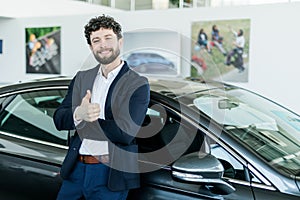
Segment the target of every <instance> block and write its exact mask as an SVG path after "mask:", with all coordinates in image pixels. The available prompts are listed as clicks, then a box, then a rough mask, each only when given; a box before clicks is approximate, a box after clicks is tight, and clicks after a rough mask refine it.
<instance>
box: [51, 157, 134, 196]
mask: <svg viewBox="0 0 300 200" xmlns="http://www.w3.org/2000/svg"><path fill="white" fill-rule="evenodd" d="M108 172H109V168H108V167H107V166H106V165H104V164H84V163H81V162H79V161H78V162H77V164H76V166H75V168H74V170H73V172H72V173H71V175H70V177H69V178H68V179H66V180H64V181H63V183H62V186H61V188H60V191H59V193H58V196H57V200H79V199H85V200H126V198H127V195H128V190H125V191H118V192H113V191H110V190H109V189H108V188H107V181H108Z"/></svg>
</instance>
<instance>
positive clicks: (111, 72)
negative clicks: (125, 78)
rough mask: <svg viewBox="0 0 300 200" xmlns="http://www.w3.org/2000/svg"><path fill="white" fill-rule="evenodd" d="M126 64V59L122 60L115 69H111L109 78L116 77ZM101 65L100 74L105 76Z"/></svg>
mask: <svg viewBox="0 0 300 200" xmlns="http://www.w3.org/2000/svg"><path fill="white" fill-rule="evenodd" d="M123 65H124V61H123V60H122V62H121V63H120V65H118V66H117V67H116V68H115V69H113V70H112V71H110V72H109V73H108V74H107V79H110V78H115V77H116V76H117V75H118V73H119V72H120V70H121V68H122V66H123ZM101 72H102V71H101V65H100V67H99V70H98V75H100V76H101V77H103V78H104V76H103V75H102V73H101Z"/></svg>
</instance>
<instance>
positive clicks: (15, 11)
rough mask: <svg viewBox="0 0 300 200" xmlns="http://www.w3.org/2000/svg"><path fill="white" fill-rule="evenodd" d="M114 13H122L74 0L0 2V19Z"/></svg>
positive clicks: (14, 0)
mask: <svg viewBox="0 0 300 200" xmlns="http://www.w3.org/2000/svg"><path fill="white" fill-rule="evenodd" d="M116 11H117V12H124V11H122V10H118V9H112V8H110V7H106V6H100V5H95V4H89V3H86V2H81V1H74V0H0V18H24V17H45V16H63V15H82V14H91V13H103V12H116Z"/></svg>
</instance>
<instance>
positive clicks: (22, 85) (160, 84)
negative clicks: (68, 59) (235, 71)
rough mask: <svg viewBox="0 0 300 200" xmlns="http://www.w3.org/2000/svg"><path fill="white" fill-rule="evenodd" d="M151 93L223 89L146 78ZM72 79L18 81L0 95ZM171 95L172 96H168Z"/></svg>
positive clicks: (212, 84) (214, 85)
mask: <svg viewBox="0 0 300 200" xmlns="http://www.w3.org/2000/svg"><path fill="white" fill-rule="evenodd" d="M147 78H148V80H149V84H150V88H151V91H152V92H156V93H160V94H161V95H164V96H169V97H171V98H172V96H176V97H178V96H184V95H187V94H191V93H194V92H200V91H205V90H210V89H212V88H220V87H224V85H223V84H221V83H218V82H209V83H208V82H204V81H200V80H195V79H193V80H187V79H184V78H181V77H147ZM71 80H72V77H69V76H58V77H47V78H41V79H32V80H25V81H19V82H16V83H11V84H6V85H2V86H0V94H1V93H5V92H13V91H17V90H24V89H29V88H39V87H47V86H49V87H53V86H68V85H69V83H70V81H71ZM170 94H172V95H170Z"/></svg>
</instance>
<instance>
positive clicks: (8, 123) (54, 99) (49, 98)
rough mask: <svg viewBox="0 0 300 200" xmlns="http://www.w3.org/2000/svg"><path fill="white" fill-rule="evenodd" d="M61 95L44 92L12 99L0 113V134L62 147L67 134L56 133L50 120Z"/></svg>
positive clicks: (61, 92) (61, 98)
mask: <svg viewBox="0 0 300 200" xmlns="http://www.w3.org/2000/svg"><path fill="white" fill-rule="evenodd" d="M65 93H66V91H65V90H44V91H35V92H27V93H22V94H18V95H16V96H15V97H14V98H13V100H11V101H10V102H9V104H8V105H6V106H5V107H4V108H3V109H2V111H1V113H0V131H3V132H7V133H10V134H13V135H16V136H21V137H25V138H30V139H35V140H39V141H42V142H50V143H54V144H60V145H66V142H67V132H66V131H58V130H56V128H55V125H54V123H53V119H52V117H53V114H54V111H55V109H56V108H57V107H58V106H59V105H60V103H61V101H62V100H63V97H64V95H65Z"/></svg>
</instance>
